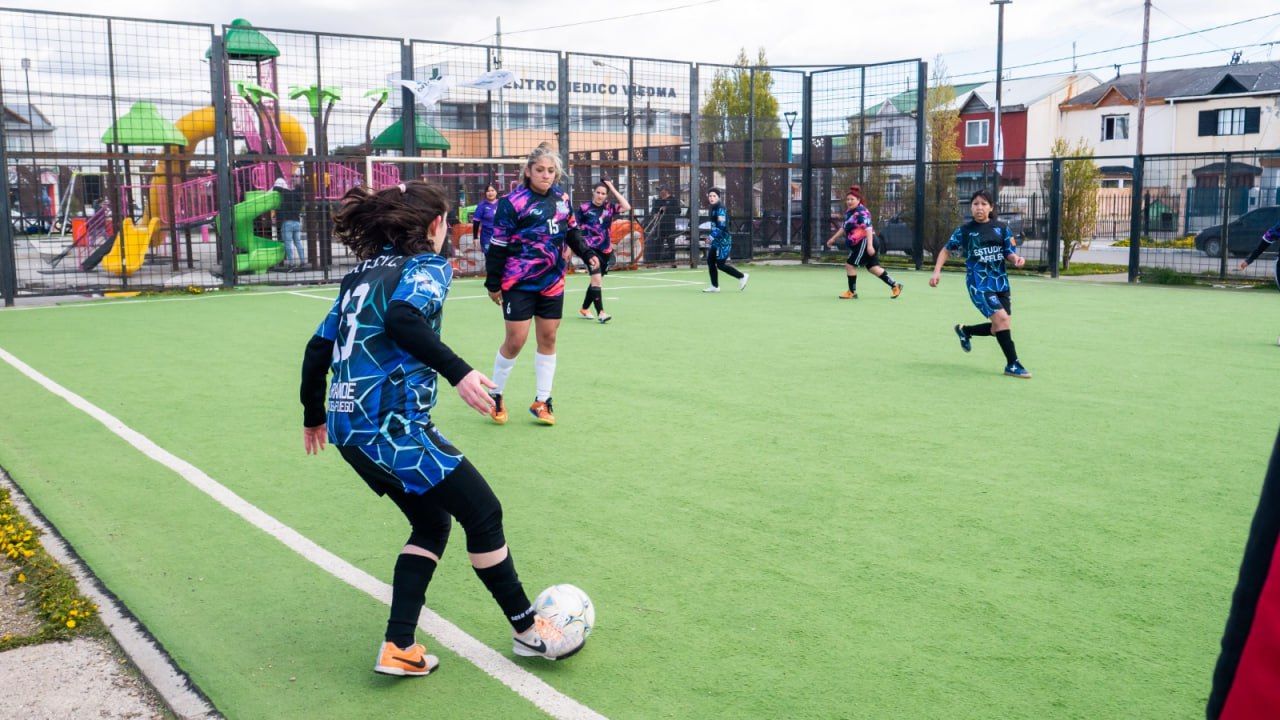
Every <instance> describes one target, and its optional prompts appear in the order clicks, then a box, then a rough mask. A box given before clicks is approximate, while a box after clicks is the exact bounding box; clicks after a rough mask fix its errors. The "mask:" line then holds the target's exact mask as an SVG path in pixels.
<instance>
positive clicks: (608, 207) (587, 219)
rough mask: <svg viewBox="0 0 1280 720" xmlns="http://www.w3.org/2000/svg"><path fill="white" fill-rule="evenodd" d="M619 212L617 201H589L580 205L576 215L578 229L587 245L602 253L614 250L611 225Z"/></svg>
mask: <svg viewBox="0 0 1280 720" xmlns="http://www.w3.org/2000/svg"><path fill="white" fill-rule="evenodd" d="M618 214H619V213H618V205H617V203H611V202H607V203H605V204H603V205H596V204H595V203H592V202H590V201H588V202H584V203H582V204H581V205H579V206H578V209H577V210H576V211H574V216H575V217H576V218H577V221H578V231H579V232H581V233H582V239H583V240H585V241H586V243H587V247H590V248H591V249H592V250H595V251H597V252H601V253H611V252H613V240H612V239H611V238H610V237H609V226H610V225H612V224H613V219H614V218H615V217H617V216H618Z"/></svg>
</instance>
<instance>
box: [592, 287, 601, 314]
mask: <svg viewBox="0 0 1280 720" xmlns="http://www.w3.org/2000/svg"><path fill="white" fill-rule="evenodd" d="M591 289H592V291H594V293H595V303H596V315H599V314H600V313H602V312H604V288H598V287H592V288H591Z"/></svg>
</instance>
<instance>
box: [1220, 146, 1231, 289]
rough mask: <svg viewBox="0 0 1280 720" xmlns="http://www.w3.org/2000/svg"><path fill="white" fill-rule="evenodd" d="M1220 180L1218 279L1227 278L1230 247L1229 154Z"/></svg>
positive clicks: (1223, 164)
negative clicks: (1220, 232)
mask: <svg viewBox="0 0 1280 720" xmlns="http://www.w3.org/2000/svg"><path fill="white" fill-rule="evenodd" d="M1219 177H1221V178H1222V179H1221V180H1220V181H1219V183H1218V187H1220V188H1222V192H1221V194H1220V197H1219V199H1220V200H1221V202H1222V252H1220V253H1218V279H1219V280H1225V279H1226V277H1227V255H1228V254H1229V253H1228V251H1227V249H1228V248H1230V247H1231V153H1227V154H1226V157H1225V158H1224V162H1223V163H1222V175H1220V176H1219Z"/></svg>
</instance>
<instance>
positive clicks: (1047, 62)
mask: <svg viewBox="0 0 1280 720" xmlns="http://www.w3.org/2000/svg"><path fill="white" fill-rule="evenodd" d="M1161 12H1163V11H1161ZM1166 14H1167V13H1166ZM1273 17H1280V12H1274V13H1270V14H1267V15H1259V16H1257V17H1252V18H1246V19H1244V20H1237V21H1235V22H1230V23H1225V24H1223V25H1215V26H1214V27H1210V28H1205V29H1203V30H1193V31H1191V32H1185V33H1181V34H1178V35H1170V36H1168V37H1163V38H1157V39H1155V40H1152V41H1151V42H1150V44H1151V45H1154V44H1156V43H1159V42H1165V41H1168V40H1178V39H1181V38H1185V37H1191V36H1192V35H1199V34H1201V33H1207V32H1213V31H1214V30H1222V29H1224V28H1229V27H1235V26H1237V25H1245V24H1248V23H1252V22H1257V21H1259V20H1267V19H1269V18H1273ZM1139 47H1142V43H1134V44H1132V45H1120V46H1117V47H1113V48H1108V49H1105V50H1094V51H1092V52H1087V53H1082V54H1079V55H1075V56H1073V57H1063V58H1056V59H1053V60H1040V61H1037V62H1033V63H1025V64H1022V65H1010V66H1008V67H1006V68H1005V69H1006V70H1020V69H1023V68H1029V67H1036V66H1038V65H1050V64H1053V63H1059V62H1067V61H1069V60H1075V59H1078V58H1082V57H1090V56H1092V55H1105V54H1107V53H1113V52H1118V51H1120V50H1131V49H1133V48H1139ZM1246 47H1251V46H1246ZM1208 52H1222V50H1221V49H1219V50H1213V51H1208ZM1196 54H1204V53H1190V54H1189V55H1175V56H1172V57H1170V58H1160V59H1162V60H1164V59H1176V58H1179V57H1189V56H1190V55H1196ZM1126 64H1127V63H1126ZM1107 67H1110V64H1108V65H1102V66H1100V67H1097V68H1087V69H1091V70H1099V69H1103V68H1107ZM992 72H994V70H982V71H978V72H971V73H961V74H959V75H953V76H952V77H953V78H964V77H976V76H979V75H989V74H991V73H992Z"/></svg>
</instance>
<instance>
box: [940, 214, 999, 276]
mask: <svg viewBox="0 0 1280 720" xmlns="http://www.w3.org/2000/svg"><path fill="white" fill-rule="evenodd" d="M1012 238H1013V233H1011V232H1009V226H1007V225H1005V224H1004V223H1002V222H999V221H997V220H988V221H987V222H984V223H980V222H978V221H976V220H970V221H969V222H967V223H965V224H963V225H961V226H960V227H958V228H956V231H955V232H954V233H952V234H951V239H950V240H948V241H947V252H949V253H951V254H953V255H954V254H957V253H961V254H963V255H964V268H965V281H966V282H967V283H968V285H969V292H970V293H971V294H972V293H974V292H1008V291H1009V273H1008V270H1006V269H1005V264H1004V259H1005V258H1007V257H1009V256H1010V255H1012V254H1013V244H1012V243H1011V242H1010V240H1011V239H1012Z"/></svg>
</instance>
